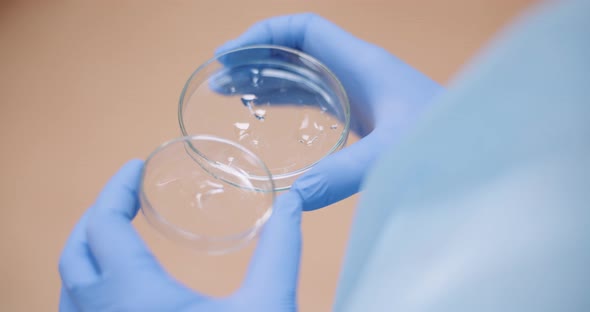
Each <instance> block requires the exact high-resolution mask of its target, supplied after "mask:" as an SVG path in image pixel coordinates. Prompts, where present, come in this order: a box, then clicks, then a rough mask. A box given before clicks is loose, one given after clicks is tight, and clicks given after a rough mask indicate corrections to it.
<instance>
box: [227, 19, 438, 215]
mask: <svg viewBox="0 0 590 312" xmlns="http://www.w3.org/2000/svg"><path fill="white" fill-rule="evenodd" d="M253 44H273V45H282V46H287V47H290V48H294V49H298V50H300V51H303V52H305V53H307V54H309V55H311V56H313V57H315V58H317V59H318V60H319V61H321V62H322V63H324V64H325V65H326V66H328V67H329V68H330V70H332V71H333V72H334V73H335V74H336V76H337V77H338V79H339V80H340V81H341V82H342V84H343V85H344V88H345V89H346V92H347V93H348V96H349V98H350V102H351V115H352V116H351V129H352V130H353V131H354V132H356V134H358V135H359V136H360V137H362V139H361V140H360V141H359V142H357V143H355V144H353V145H351V146H350V147H347V148H345V149H343V150H341V151H339V152H338V153H335V154H333V155H331V156H329V157H327V158H325V159H323V160H322V161H321V162H320V163H318V164H317V165H316V166H315V167H314V168H312V169H311V170H310V171H308V172H307V173H306V174H304V175H303V176H302V177H301V178H299V179H298V180H297V181H296V182H295V183H294V184H293V187H292V191H295V192H297V193H298V194H299V195H300V196H301V197H302V199H303V209H304V210H314V209H318V208H322V207H324V206H327V205H329V204H332V203H334V202H337V201H339V200H341V199H344V198H346V197H348V196H350V195H353V194H354V193H356V192H358V191H359V188H360V184H361V182H362V180H363V178H364V176H365V174H366V172H367V170H368V169H369V168H370V166H371V165H372V163H373V161H374V160H375V159H376V158H377V157H378V156H379V154H380V153H381V152H382V151H383V150H384V149H385V148H386V147H388V146H390V145H391V144H392V143H394V142H395V141H396V140H397V139H398V138H399V137H400V136H401V135H402V133H403V132H404V130H405V129H406V128H408V126H410V125H411V124H412V123H413V122H414V121H415V120H416V119H417V117H418V116H419V115H420V113H421V112H423V111H424V109H425V108H426V107H427V106H428V103H429V102H431V99H432V98H433V97H434V96H435V95H436V94H437V93H438V92H439V91H441V90H442V88H441V86H440V85H438V84H437V83H436V82H434V81H433V80H431V79H430V78H428V77H427V76H425V75H424V74H422V73H420V72H418V71H417V70H415V69H414V68H412V67H410V66H409V65H407V64H405V63H404V62H402V61H401V60H399V59H398V58H396V57H395V56H393V55H391V54H389V53H388V52H387V51H385V50H384V49H382V48H379V47H377V46H375V45H372V44H369V43H367V42H364V41H361V40H359V39H357V38H355V37H354V36H352V35H350V34H348V33H347V32H345V31H344V30H342V29H340V28H339V27H337V26H336V25H334V24H332V23H330V22H329V21H327V20H325V19H323V18H321V17H319V16H317V15H314V14H299V15H291V16H280V17H275V18H271V19H267V20H264V21H261V22H259V23H257V24H255V25H254V26H252V27H251V28H250V29H249V30H247V31H246V32H245V33H244V34H243V35H241V36H240V37H239V38H237V39H235V40H232V41H229V42H227V43H226V44H225V45H223V46H222V47H221V48H219V49H218V51H217V52H218V53H221V52H224V51H227V50H231V49H234V48H238V47H243V46H248V45H253Z"/></svg>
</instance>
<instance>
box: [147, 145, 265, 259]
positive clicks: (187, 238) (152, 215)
mask: <svg viewBox="0 0 590 312" xmlns="http://www.w3.org/2000/svg"><path fill="white" fill-rule="evenodd" d="M191 141H214V142H219V143H222V144H228V145H231V146H232V147H235V148H237V149H239V150H240V151H242V152H244V153H246V154H247V155H248V156H250V157H252V158H253V159H254V160H255V161H256V162H257V163H258V165H260V168H261V169H262V170H264V172H265V173H266V175H267V178H266V179H265V180H266V181H268V182H269V183H270V186H271V189H270V190H268V191H264V190H260V189H250V190H251V191H252V192H261V191H262V192H265V193H270V194H271V196H272V198H271V205H270V207H268V209H267V210H266V212H265V213H264V214H263V216H262V217H260V218H259V219H258V220H256V222H255V223H254V224H253V226H252V227H251V228H250V229H248V230H246V231H242V232H239V233H235V234H231V235H227V236H221V237H213V236H207V235H202V234H196V233H193V232H191V231H188V230H186V229H184V228H181V227H179V226H176V225H175V224H173V223H171V222H170V221H168V220H167V219H166V218H164V217H163V216H162V215H161V214H160V213H159V212H158V211H157V209H155V208H154V206H153V205H152V203H151V202H150V199H149V197H148V196H147V194H146V192H145V188H144V181H145V176H146V171H147V170H146V169H147V168H148V166H149V164H150V161H151V160H152V159H153V158H154V156H155V155H157V154H158V153H159V152H160V151H162V150H164V149H166V148H167V147H168V146H170V145H172V144H175V143H179V142H184V143H188V144H189V145H191V146H192V148H193V149H194V146H193V145H192V144H191V143H190V142H191ZM187 152H188V151H187ZM198 155H199V156H201V157H203V160H205V161H206V162H208V163H210V164H212V165H218V164H219V163H218V162H216V161H214V160H211V159H208V158H206V157H204V155H203V154H202V153H200V152H198ZM189 157H191V158H193V157H192V156H191V155H189ZM193 160H195V161H196V162H198V161H197V160H196V159H194V158H193ZM198 165H199V166H201V168H202V169H203V170H205V171H206V172H207V173H209V174H211V175H212V176H213V177H215V178H217V179H220V180H222V181H224V182H226V183H228V184H230V185H232V186H234V187H241V186H239V185H236V184H235V183H233V182H231V181H228V180H227V179H223V178H220V177H219V176H217V175H214V174H213V173H212V172H211V171H210V170H207V169H206V168H204V167H203V165H202V164H201V163H200V162H198ZM255 177H256V178H257V179H259V181H260V177H259V176H255ZM248 178H249V179H250V178H252V176H250V175H248ZM139 196H140V199H141V206H140V210H141V212H142V214H143V215H144V216H145V217H146V219H147V221H148V222H149V223H150V224H151V225H152V226H154V227H155V228H156V229H158V230H160V231H161V232H162V234H164V235H165V236H168V237H169V238H171V239H173V240H180V241H181V242H183V243H185V244H189V245H192V244H194V243H197V242H200V241H201V242H202V241H207V242H211V243H215V242H218V243H224V242H227V243H231V242H235V244H233V245H232V247H229V248H220V249H207V250H205V251H206V252H207V253H209V254H224V253H228V252H231V251H234V250H237V249H240V248H241V247H243V246H244V245H245V244H247V243H248V241H250V240H251V239H252V238H254V237H255V236H256V235H257V234H258V232H259V231H260V229H261V228H262V226H263V225H264V224H265V223H266V221H268V219H269V218H270V216H271V215H272V213H273V210H274V202H275V200H276V193H275V184H274V181H273V179H272V174H271V172H270V170H269V169H268V167H267V166H266V164H265V163H264V162H263V161H262V160H261V159H260V157H258V156H257V155H256V154H255V153H253V152H252V151H250V150H248V149H247V148H245V147H244V146H242V145H240V144H238V143H236V142H233V141H231V140H228V139H224V138H220V137H216V136H212V135H192V136H182V137H179V138H175V139H172V140H169V141H166V142H164V143H163V144H161V145H159V146H158V147H157V148H156V149H155V150H153V151H152V152H151V153H150V154H149V156H148V157H147V158H146V160H145V163H144V166H143V169H142V172H141V180H140V187H139Z"/></svg>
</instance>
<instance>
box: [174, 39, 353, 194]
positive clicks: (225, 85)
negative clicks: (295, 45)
mask: <svg viewBox="0 0 590 312" xmlns="http://www.w3.org/2000/svg"><path fill="white" fill-rule="evenodd" d="M179 123H180V127H181V130H182V133H183V135H191V134H200V133H206V134H211V135H214V136H218V137H223V138H226V139H228V140H230V141H234V142H236V143H238V144H240V145H242V146H244V147H245V148H247V149H249V150H251V151H252V152H253V153H255V154H256V155H257V156H258V157H260V158H261V159H262V160H263V161H264V163H265V164H266V165H267V167H268V168H269V170H270V172H271V175H272V177H273V180H274V183H275V187H276V190H286V189H288V188H289V187H290V186H291V184H292V183H293V181H294V180H295V179H296V178H298V177H299V176H300V175H301V174H303V173H304V172H306V171H307V170H309V169H310V168H311V167H312V166H313V165H314V164H315V163H317V162H318V161H320V160H321V159H322V158H324V157H326V156H328V155H329V154H331V153H334V152H335V151H337V150H339V149H341V148H342V147H343V146H344V145H345V143H346V140H347V137H348V131H349V123H350V108H349V103H348V98H347V96H346V93H345V92H344V89H343V88H342V86H341V84H340V82H339V81H338V79H337V78H336V77H335V76H334V75H333V74H332V73H331V72H330V70H329V69H328V68H326V67H325V66H324V65H322V64H321V63H320V62H319V61H317V60H315V59H314V58H312V57H310V56H308V55H306V54H303V53H301V52H299V51H296V50H292V49H288V48H284V47H279V46H250V47H245V48H241V49H237V50H233V51H229V52H226V53H223V54H220V55H218V56H216V57H215V58H214V59H211V60H210V61H208V62H206V63H205V64H204V65H202V66H201V67H199V68H198V69H197V70H196V71H195V72H194V73H193V75H192V76H191V78H190V79H189V80H188V81H187V83H186V85H185V87H184V90H183V92H182V95H181V98H180V105H179Z"/></svg>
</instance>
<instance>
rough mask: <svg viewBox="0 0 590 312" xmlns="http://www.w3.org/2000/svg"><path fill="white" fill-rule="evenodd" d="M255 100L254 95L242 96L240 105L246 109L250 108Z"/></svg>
mask: <svg viewBox="0 0 590 312" xmlns="http://www.w3.org/2000/svg"><path fill="white" fill-rule="evenodd" d="M255 100H256V95H254V94H244V95H242V104H244V106H247V107H250V106H252V104H253V103H254V101H255Z"/></svg>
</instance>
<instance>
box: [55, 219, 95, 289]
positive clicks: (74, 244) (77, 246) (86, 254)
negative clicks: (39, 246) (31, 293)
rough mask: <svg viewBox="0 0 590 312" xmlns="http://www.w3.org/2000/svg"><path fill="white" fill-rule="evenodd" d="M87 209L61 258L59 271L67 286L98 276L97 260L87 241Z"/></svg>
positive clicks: (90, 280)
mask: <svg viewBox="0 0 590 312" xmlns="http://www.w3.org/2000/svg"><path fill="white" fill-rule="evenodd" d="M88 215H89V212H88V211H87V212H86V213H85V214H84V215H83V216H82V218H80V221H78V224H76V226H75V227H74V230H73V231H72V233H71V234H70V237H69V238H68V240H67V242H66V245H65V247H64V250H63V252H62V254H61V258H60V260H59V273H60V276H61V279H62V282H63V283H64V285H65V287H67V288H68V289H71V288H72V287H75V286H76V285H85V284H89V283H91V282H93V281H95V280H96V279H97V278H98V273H99V271H98V267H97V266H96V261H95V259H94V257H93V256H92V253H91V252H90V249H89V248H88V242H87V241H86V224H87V223H88Z"/></svg>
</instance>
